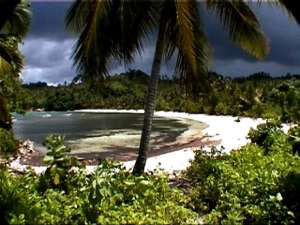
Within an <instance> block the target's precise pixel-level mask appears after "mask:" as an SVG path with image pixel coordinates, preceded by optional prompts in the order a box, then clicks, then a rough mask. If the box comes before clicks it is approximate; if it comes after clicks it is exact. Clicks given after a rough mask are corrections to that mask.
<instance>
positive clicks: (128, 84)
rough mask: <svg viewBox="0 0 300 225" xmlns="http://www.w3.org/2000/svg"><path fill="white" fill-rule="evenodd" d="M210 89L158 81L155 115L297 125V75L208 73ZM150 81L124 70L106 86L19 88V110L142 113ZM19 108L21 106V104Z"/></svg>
mask: <svg viewBox="0 0 300 225" xmlns="http://www.w3.org/2000/svg"><path fill="white" fill-rule="evenodd" d="M209 77H210V83H211V90H210V91H209V92H207V93H200V94H199V95H197V96H195V95H189V94H187V92H186V90H185V89H184V88H180V86H179V82H180V81H178V80H170V79H168V77H166V76H164V77H163V78H162V79H161V80H160V85H159V92H158V96H157V106H156V109H157V110H164V111H181V112H190V113H206V114H214V115H233V116H249V117H264V118H278V119H281V121H284V122H289V121H300V111H299V108H300V79H299V78H300V76H299V75H287V76H283V77H279V78H272V77H270V75H269V74H266V73H258V74H253V75H250V76H248V77H245V78H235V79H233V78H226V77H223V76H221V75H220V74H216V73H210V74H209ZM148 79H149V77H148V76H147V75H146V74H145V73H143V72H142V71H135V70H129V71H128V72H127V73H122V74H119V75H115V76H113V77H111V78H109V79H108V80H106V81H105V82H101V83H96V82H94V83H93V85H92V86H91V85H89V84H88V83H86V82H82V83H77V84H76V83H75V82H73V83H71V84H69V85H60V86H58V87H49V86H47V84H46V83H37V84H28V85H24V87H25V91H24V93H26V94H24V95H23V96H27V97H24V100H25V103H22V104H23V105H24V106H26V107H29V108H32V109H37V108H44V109H45V110H47V111H52V110H53V111H56V110H58V111H60V110H62V111H64V110H72V109H84V108H105V109H106V108H112V109H143V106H144V99H145V94H146V92H147V82H148ZM20 105H21V103H20Z"/></svg>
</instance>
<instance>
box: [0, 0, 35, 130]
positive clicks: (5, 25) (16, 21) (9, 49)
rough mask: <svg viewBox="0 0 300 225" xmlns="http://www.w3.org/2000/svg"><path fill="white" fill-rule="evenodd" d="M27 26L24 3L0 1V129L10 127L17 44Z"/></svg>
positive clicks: (19, 56)
mask: <svg viewBox="0 0 300 225" xmlns="http://www.w3.org/2000/svg"><path fill="white" fill-rule="evenodd" d="M29 23H30V11H29V3H28V1H27V0H1V2H0V127H1V128H5V129H10V128H11V126H12V121H11V116H10V110H9V101H8V98H9V95H11V94H12V92H15V89H14V85H15V84H17V83H18V82H19V74H20V72H21V69H22V66H23V57H22V54H21V53H20V51H19V44H20V43H21V41H22V38H23V37H24V36H25V35H26V33H27V31H28V27H29Z"/></svg>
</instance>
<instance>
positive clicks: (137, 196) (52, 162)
mask: <svg viewBox="0 0 300 225" xmlns="http://www.w3.org/2000/svg"><path fill="white" fill-rule="evenodd" d="M62 141H63V139H61V138H57V137H52V139H48V142H47V143H48V146H49V145H50V149H51V148H52V149H51V151H50V153H49V155H48V156H47V158H46V161H47V162H48V163H49V167H48V169H47V171H46V173H45V174H44V175H42V176H37V175H35V174H33V173H30V172H29V173H27V174H26V175H24V176H13V175H11V174H9V173H8V171H7V170H6V169H5V168H2V169H0V224H182V223H185V224H191V223H195V221H196V214H195V213H194V212H192V211H191V210H189V209H187V208H185V204H186V203H187V200H188V199H187V197H186V196H185V195H184V194H183V193H182V192H181V191H179V190H178V189H174V188H171V187H170V186H169V185H168V182H167V178H166V177H165V176H163V175H162V176H149V175H145V176H140V177H136V176H132V175H131V174H130V173H129V172H128V171H127V170H125V169H124V168H123V167H122V166H121V165H120V164H117V163H113V162H109V161H104V162H103V163H102V164H101V165H100V166H99V167H98V168H97V169H96V171H95V172H94V173H93V174H91V175H87V174H86V170H84V167H82V168H81V167H72V163H69V162H72V160H71V161H70V158H69V157H66V158H64V157H63V156H62V155H60V153H61V151H60V150H61V149H63V148H64V147H63V145H62ZM51 146H52V147H51Z"/></svg>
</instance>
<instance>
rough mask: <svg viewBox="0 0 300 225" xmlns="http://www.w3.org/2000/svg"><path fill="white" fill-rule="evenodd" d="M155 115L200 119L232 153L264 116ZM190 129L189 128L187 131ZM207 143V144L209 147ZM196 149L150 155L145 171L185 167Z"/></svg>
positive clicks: (209, 135)
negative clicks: (258, 117)
mask: <svg viewBox="0 0 300 225" xmlns="http://www.w3.org/2000/svg"><path fill="white" fill-rule="evenodd" d="M76 112H89V113H143V110H105V109H104V110H77V111H76ZM155 116H160V117H168V118H181V119H190V120H195V121H200V122H203V123H205V124H207V125H208V127H207V128H205V129H204V130H202V131H201V133H202V135H204V136H205V139H207V140H210V141H220V144H219V145H218V146H217V147H218V148H220V147H221V146H223V148H224V151H225V152H226V153H229V152H230V151H231V150H232V149H237V148H239V147H240V146H242V145H245V144H246V143H248V140H247V138H246V137H247V134H248V131H249V130H250V128H251V127H253V128H255V127H256V126H257V125H258V124H260V123H262V122H263V121H264V120H262V119H252V118H244V117H240V122H236V121H235V120H236V119H237V117H232V116H211V115H205V114H188V113H178V112H162V111H158V112H155ZM187 132H189V131H187ZM207 147H208V146H206V148H207ZM194 150H195V149H192V148H185V149H181V150H178V151H174V152H169V153H166V154H162V155H159V156H154V157H151V158H149V159H148V160H147V164H146V170H147V171H151V170H154V169H156V168H161V169H163V170H165V171H166V172H169V173H172V172H174V171H180V170H184V169H186V168H187V167H188V166H189V164H190V160H192V159H193V158H194ZM19 161H20V160H19V159H17V160H15V161H13V162H12V163H11V167H12V168H14V169H17V170H25V169H26V166H22V165H20V163H19ZM134 162H135V161H134V160H133V161H127V162H124V165H125V167H126V168H128V169H131V168H132V167H133V166H134ZM94 168H95V166H88V167H87V169H88V170H89V171H92V170H93V169H94ZM33 169H34V170H35V171H36V172H37V173H41V172H43V171H45V169H46V168H45V167H33Z"/></svg>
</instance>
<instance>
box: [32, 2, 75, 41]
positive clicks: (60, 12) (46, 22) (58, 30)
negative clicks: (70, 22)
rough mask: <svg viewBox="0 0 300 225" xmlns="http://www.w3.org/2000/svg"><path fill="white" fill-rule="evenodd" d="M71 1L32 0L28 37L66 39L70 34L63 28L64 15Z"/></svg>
mask: <svg viewBox="0 0 300 225" xmlns="http://www.w3.org/2000/svg"><path fill="white" fill-rule="evenodd" d="M70 5H71V2H68V1H62V2H53V1H51V2H43V1H33V2H32V4H31V11H32V23H31V28H30V33H29V36H28V38H45V39H55V40H60V39H66V38H71V36H70V35H69V34H68V33H67V32H66V30H65V23H64V19H65V15H66V12H67V10H68V8H69V7H70Z"/></svg>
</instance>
